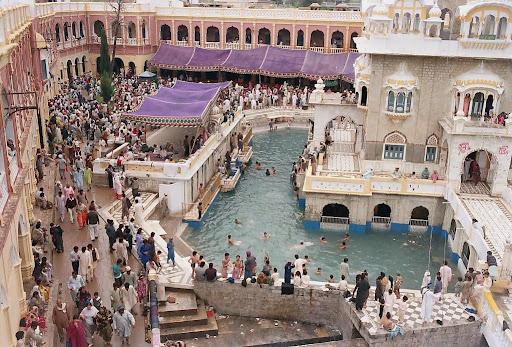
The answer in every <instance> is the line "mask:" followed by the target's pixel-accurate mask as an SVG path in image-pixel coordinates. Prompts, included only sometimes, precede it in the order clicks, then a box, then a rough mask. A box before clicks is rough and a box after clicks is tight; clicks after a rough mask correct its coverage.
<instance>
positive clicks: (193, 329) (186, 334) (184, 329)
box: [160, 317, 219, 346]
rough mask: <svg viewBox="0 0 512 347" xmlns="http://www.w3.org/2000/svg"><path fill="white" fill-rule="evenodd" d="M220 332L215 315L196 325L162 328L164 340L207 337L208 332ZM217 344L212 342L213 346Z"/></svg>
mask: <svg viewBox="0 0 512 347" xmlns="http://www.w3.org/2000/svg"><path fill="white" fill-rule="evenodd" d="M218 333H219V329H218V327H217V321H216V320H215V317H208V320H207V323H206V324H203V325H195V326H181V327H179V326H178V327H175V328H169V329H160V339H161V341H162V342H165V341H167V340H176V339H192V338H194V337H205V336H206V334H208V335H210V336H213V335H217V334H218ZM214 345H215V344H214V343H212V346H214Z"/></svg>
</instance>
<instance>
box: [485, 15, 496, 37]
mask: <svg viewBox="0 0 512 347" xmlns="http://www.w3.org/2000/svg"><path fill="white" fill-rule="evenodd" d="M495 22H496V19H495V17H494V16H493V15H492V14H489V15H487V16H486V17H485V20H484V30H483V34H484V35H494V26H495Z"/></svg>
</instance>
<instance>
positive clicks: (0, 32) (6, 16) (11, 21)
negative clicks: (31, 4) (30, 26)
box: [0, 5, 29, 44]
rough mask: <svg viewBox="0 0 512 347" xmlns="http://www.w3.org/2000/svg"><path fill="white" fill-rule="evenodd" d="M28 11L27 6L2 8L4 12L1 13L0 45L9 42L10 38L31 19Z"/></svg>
mask: <svg viewBox="0 0 512 347" xmlns="http://www.w3.org/2000/svg"><path fill="white" fill-rule="evenodd" d="M27 10H28V6H27V5H18V6H12V7H4V8H2V12H0V43H2V44H3V43H5V42H6V41H7V40H9V36H11V35H12V34H14V32H15V31H16V30H18V29H20V28H21V26H22V25H24V24H25V23H27V21H28V19H29V18H28V16H27Z"/></svg>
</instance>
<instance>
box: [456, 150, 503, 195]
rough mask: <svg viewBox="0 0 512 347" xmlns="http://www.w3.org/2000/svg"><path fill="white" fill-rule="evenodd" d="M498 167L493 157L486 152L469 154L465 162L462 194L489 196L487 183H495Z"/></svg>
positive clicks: (479, 151)
mask: <svg viewBox="0 0 512 347" xmlns="http://www.w3.org/2000/svg"><path fill="white" fill-rule="evenodd" d="M496 166H497V162H496V160H495V158H494V157H493V155H492V154H491V153H489V152H487V151H485V150H478V151H474V152H471V153H469V154H468V155H467V156H466V158H464V162H463V168H462V185H461V193H473V194H489V186H488V185H487V183H491V182H492V181H493V177H492V176H493V174H492V172H495V171H496Z"/></svg>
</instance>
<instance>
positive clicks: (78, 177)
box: [73, 169, 84, 190]
mask: <svg viewBox="0 0 512 347" xmlns="http://www.w3.org/2000/svg"><path fill="white" fill-rule="evenodd" d="M73 176H74V179H75V183H76V187H77V188H78V190H82V189H84V171H83V170H82V169H78V170H77V171H75V173H74V174H73Z"/></svg>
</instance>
